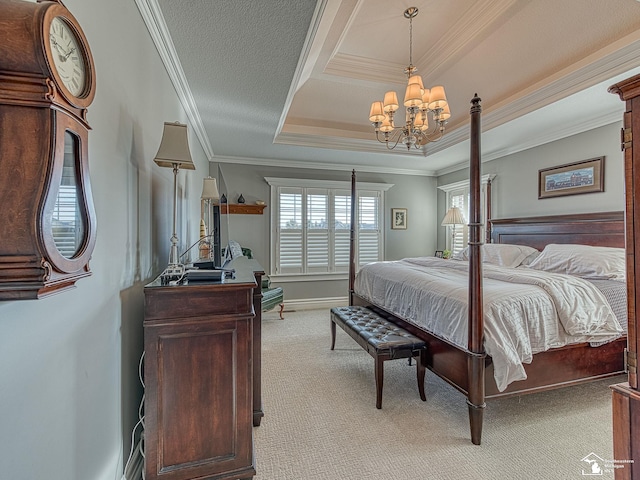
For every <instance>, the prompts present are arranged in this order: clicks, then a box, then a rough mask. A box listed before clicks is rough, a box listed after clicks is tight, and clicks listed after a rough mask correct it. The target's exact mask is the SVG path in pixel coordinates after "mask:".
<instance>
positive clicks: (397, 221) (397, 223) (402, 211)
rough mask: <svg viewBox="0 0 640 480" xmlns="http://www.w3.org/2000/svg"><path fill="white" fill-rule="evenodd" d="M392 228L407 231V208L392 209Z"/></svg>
mask: <svg viewBox="0 0 640 480" xmlns="http://www.w3.org/2000/svg"><path fill="white" fill-rule="evenodd" d="M391 228H392V229H393V230H406V229H407V209H406V208H392V209H391Z"/></svg>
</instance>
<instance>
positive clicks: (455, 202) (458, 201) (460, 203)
mask: <svg viewBox="0 0 640 480" xmlns="http://www.w3.org/2000/svg"><path fill="white" fill-rule="evenodd" d="M494 178H495V175H484V176H483V177H482V179H481V182H482V193H481V198H482V200H481V203H482V205H481V208H482V213H481V215H482V222H483V224H486V222H487V198H486V195H487V188H486V187H487V183H488V182H489V180H493V179H494ZM492 186H493V188H494V189H495V186H494V185H493V184H492ZM438 188H439V189H440V190H444V191H445V192H446V193H447V199H446V206H445V211H447V210H448V209H449V208H451V207H458V208H459V209H460V211H461V212H462V214H463V215H464V218H465V221H466V222H469V217H470V211H469V207H470V184H469V180H464V181H462V182H457V183H452V184H448V185H441V186H439V187H438ZM453 228H454V227H447V230H446V248H447V249H448V250H451V252H452V253H457V252H460V251H462V250H464V249H465V248H466V246H467V242H468V241H469V238H468V235H469V229H468V227H467V225H466V224H465V225H458V226H456V227H455V237H454V230H453ZM484 232H485V228H484V225H483V226H482V230H481V232H480V238H481V239H482V240H483V241H484V238H485V233H484Z"/></svg>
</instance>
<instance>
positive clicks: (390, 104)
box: [384, 90, 399, 113]
mask: <svg viewBox="0 0 640 480" xmlns="http://www.w3.org/2000/svg"><path fill="white" fill-rule="evenodd" d="M398 107H399V105H398V96H397V95H396V92H394V91H392V90H390V91H388V92H387V93H385V94H384V111H385V113H386V112H395V111H396V110H398Z"/></svg>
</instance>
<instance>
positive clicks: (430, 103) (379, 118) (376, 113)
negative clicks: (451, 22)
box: [369, 7, 451, 150]
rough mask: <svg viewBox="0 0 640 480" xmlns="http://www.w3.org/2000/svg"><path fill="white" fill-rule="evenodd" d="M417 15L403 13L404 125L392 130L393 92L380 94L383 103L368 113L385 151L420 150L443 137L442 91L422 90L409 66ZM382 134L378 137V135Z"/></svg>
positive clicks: (446, 108) (445, 108)
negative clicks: (405, 22) (406, 31)
mask: <svg viewBox="0 0 640 480" xmlns="http://www.w3.org/2000/svg"><path fill="white" fill-rule="evenodd" d="M416 15H418V9H417V8H416V7H409V8H407V9H406V10H405V11H404V16H405V18H408V19H409V66H407V67H406V68H405V69H404V73H406V74H407V78H408V79H409V80H408V82H407V89H406V91H405V94H404V106H405V107H406V114H405V122H404V124H403V125H401V126H396V125H395V123H394V118H396V117H397V116H396V112H397V110H398V108H399V105H398V96H397V95H396V92H394V91H388V92H387V93H385V94H384V101H382V102H373V103H372V104H371V111H370V113H369V120H370V121H371V123H372V125H373V127H374V129H375V132H376V139H377V140H378V141H379V142H380V143H384V144H386V146H387V148H388V149H389V150H393V149H394V148H396V147H397V146H398V145H399V144H400V143H402V144H404V145H406V147H407V150H411V147H412V146H413V147H414V148H416V149H420V148H421V147H422V146H424V145H426V144H427V143H428V142H436V141H438V140H440V139H441V138H442V136H443V135H444V126H445V124H446V123H447V120H448V119H449V117H451V112H450V110H449V104H448V103H447V97H446V96H445V93H444V87H443V86H441V85H438V86H435V87H431V88H430V89H429V88H424V85H423V83H422V77H420V75H416V74H415V73H416V71H417V68H416V67H414V66H413V59H412V55H413V45H412V43H413V19H414V18H415V16H416ZM429 112H430V113H431V117H432V118H433V124H434V125H433V127H432V128H431V129H430V127H429V118H428V117H429V115H428V114H429ZM381 133H382V135H381Z"/></svg>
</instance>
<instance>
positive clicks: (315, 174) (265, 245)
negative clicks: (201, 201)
mask: <svg viewBox="0 0 640 480" xmlns="http://www.w3.org/2000/svg"><path fill="white" fill-rule="evenodd" d="M218 165H220V169H221V170H222V176H223V179H224V184H226V187H227V189H228V194H229V201H230V202H231V203H235V202H236V200H237V198H238V195H239V194H240V193H242V195H243V196H244V197H245V200H246V201H247V203H253V202H255V201H256V200H265V201H266V202H267V208H266V209H265V210H264V214H263V215H228V216H227V215H223V216H222V230H223V240H222V242H223V244H224V243H225V241H226V235H227V233H226V230H227V228H228V230H229V232H230V235H231V239H232V240H236V241H238V242H239V243H240V244H241V245H243V246H245V247H248V248H250V249H251V250H252V252H253V255H254V257H255V258H256V259H257V260H258V261H259V262H260V263H261V264H262V266H263V267H264V268H265V270H266V271H267V272H269V271H270V266H271V265H270V259H269V238H270V235H271V228H270V225H271V224H270V219H271V206H270V205H269V203H270V187H269V185H268V184H267V182H266V181H265V180H264V177H283V178H304V179H314V180H331V181H344V182H350V181H351V172H350V171H347V170H345V171H328V170H312V169H299V168H281V167H278V168H275V167H263V166H253V165H242V164H232V163H221V164H217V163H212V164H211V176H215V177H217V176H218ZM356 175H357V180H358V181H361V182H374V183H391V184H393V185H394V186H393V187H391V188H390V189H389V190H388V191H387V192H386V193H385V205H384V222H385V229H384V237H385V239H384V242H385V252H384V257H385V259H386V260H397V259H400V258H404V257H411V256H423V255H433V252H434V251H435V246H436V230H437V229H436V225H437V219H436V216H435V213H436V210H435V209H436V202H437V198H436V188H435V185H436V179H435V178H433V177H421V176H409V175H388V174H374V173H368V172H356ZM219 183H221V184H223V182H220V181H219ZM391 208H406V209H407V212H408V213H407V219H408V221H407V230H392V229H391V227H390V219H391ZM227 222H228V225H227ZM273 280H274V281H273V285H278V286H281V287H283V288H284V292H285V301H287V300H295V299H305V300H306V299H323V298H336V297H346V296H347V295H348V283H347V280H346V279H345V280H334V281H314V282H291V283H278V282H277V279H273Z"/></svg>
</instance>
